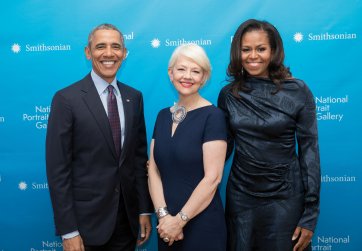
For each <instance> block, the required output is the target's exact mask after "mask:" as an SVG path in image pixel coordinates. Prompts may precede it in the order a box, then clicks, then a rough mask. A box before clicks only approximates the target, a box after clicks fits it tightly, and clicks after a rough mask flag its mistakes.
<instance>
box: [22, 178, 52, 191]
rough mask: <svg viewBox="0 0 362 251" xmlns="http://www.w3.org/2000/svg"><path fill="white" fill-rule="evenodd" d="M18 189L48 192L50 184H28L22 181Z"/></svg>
mask: <svg viewBox="0 0 362 251" xmlns="http://www.w3.org/2000/svg"><path fill="white" fill-rule="evenodd" d="M18 189H19V190H20V191H26V190H48V189H49V187H48V183H47V182H42V183H38V182H31V183H29V184H28V183H27V182H26V181H23V180H22V181H20V182H19V184H18Z"/></svg>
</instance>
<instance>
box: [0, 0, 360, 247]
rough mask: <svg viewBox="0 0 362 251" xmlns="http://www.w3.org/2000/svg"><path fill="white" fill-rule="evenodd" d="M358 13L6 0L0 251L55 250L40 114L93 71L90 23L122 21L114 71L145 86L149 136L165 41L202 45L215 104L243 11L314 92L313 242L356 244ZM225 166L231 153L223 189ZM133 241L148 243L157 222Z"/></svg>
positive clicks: (0, 54) (310, 6) (0, 37)
mask: <svg viewBox="0 0 362 251" xmlns="http://www.w3.org/2000/svg"><path fill="white" fill-rule="evenodd" d="M361 14H362V2H361V1H360V0H320V1H315V0H296V1H288V0H264V1H261V0H248V1H246V0H244V1H242V0H240V1H236V0H234V1H231V0H222V1H216V0H215V1H207V0H197V1H196V0H183V1H171V0H169V1H161V0H158V1H151V0H149V1H147V0H143V1H142V0H128V1H121V0H113V1H107V0H104V1H91V0H88V1H81V0H79V1H74V0H73V1H69V0H63V1H45V0H12V1H3V2H2V3H1V10H0V20H1V29H0V81H1V85H0V251H55V250H57V251H58V250H62V246H61V241H60V239H59V238H58V237H56V236H55V235H54V225H53V216H52V209H51V205H50V199H49V191H48V186H47V180H46V175H45V161H44V160H45V158H44V141H45V134H46V128H47V119H48V114H49V111H50V102H51V98H52V96H53V94H54V93H55V91H56V90H58V89H60V88H63V87H65V86H67V85H69V84H70V83H73V82H74V81H76V80H78V79H80V78H82V77H83V76H84V75H86V74H87V73H88V72H89V71H90V69H91V66H90V63H89V62H88V61H87V60H86V58H85V56H84V46H85V45H86V42H87V36H88V33H89V31H90V30H91V29H92V28H93V27H94V26H96V25H98V24H100V23H104V22H110V23H113V24H115V25H116V26H118V27H119V28H120V29H121V30H122V31H123V32H124V37H125V41H126V46H127V48H128V50H129V54H128V57H127V59H126V61H125V63H124V65H123V66H122V69H121V70H120V72H119V74H118V79H119V80H121V81H123V82H126V83H128V84H129V85H131V86H134V87H135V88H137V89H139V90H141V91H142V92H143V94H144V99H145V116H146V123H147V133H148V139H149V140H150V137H151V134H152V130H153V125H154V122H155V118H156V115H157V113H158V111H159V110H160V109H161V108H163V107H166V106H170V105H172V104H173V102H174V101H176V99H177V95H176V93H175V91H174V90H173V87H172V85H171V84H170V82H169V79H168V76H167V64H168V59H169V57H170V55H171V53H172V51H173V50H174V48H175V47H176V46H177V45H179V44H181V43H185V42H194V43H198V44H200V45H201V46H203V47H204V48H205V50H206V52H207V53H208V55H209V57H210V59H211V63H212V66H213V73H212V78H211V81H210V82H209V83H208V85H207V86H206V87H205V88H204V89H202V95H203V96H204V97H206V98H207V99H209V100H210V101H212V102H213V103H216V100H217V96H218V93H219V90H220V89H221V88H222V87H223V86H224V85H225V84H227V82H226V81H225V78H226V74H225V72H226V68H227V65H228V61H229V50H230V43H231V39H232V36H233V34H234V32H235V30H236V28H237V27H238V26H239V24H240V23H241V22H243V21H244V20H246V19H248V18H257V19H264V20H267V21H269V22H271V23H273V24H274V25H275V26H276V27H277V28H278V29H279V31H280V33H281V35H282V37H283V40H284V44H285V51H286V64H287V65H288V66H290V67H291V70H292V73H293V75H294V76H295V77H297V78H301V79H303V80H304V81H305V82H306V83H307V84H308V85H309V86H310V88H311V89H312V91H313V93H314V95H315V100H316V103H317V109H318V111H317V119H318V123H319V124H318V126H319V136H320V150H321V166H322V177H321V179H322V191H321V214H320V218H319V222H318V226H317V229H316V233H315V235H314V238H313V250H342V251H352V250H355V251H357V250H362V238H361V234H362V232H361V226H362V215H361V214H362V196H361V192H362V183H361V177H362V175H361V172H362V171H361V170H362V152H361V149H360V144H361V140H362V133H361V129H362V119H361V108H362V98H361V96H362V81H361V76H360V74H361V73H362V70H361V65H362V64H361V60H362V59H361V58H362V43H361V38H360V36H361V35H362V17H361ZM229 170H230V162H228V163H227V165H226V168H225V173H224V178H223V182H222V184H221V189H220V191H221V193H222V197H223V198H225V195H224V193H225V184H226V180H227V176H228V173H229ZM95 189H97V188H95ZM153 223H154V226H155V219H153ZM138 250H142V251H155V250H157V245H156V231H155V228H154V229H153V233H152V236H151V240H150V241H149V242H148V243H147V244H146V245H144V246H143V247H140V248H138Z"/></svg>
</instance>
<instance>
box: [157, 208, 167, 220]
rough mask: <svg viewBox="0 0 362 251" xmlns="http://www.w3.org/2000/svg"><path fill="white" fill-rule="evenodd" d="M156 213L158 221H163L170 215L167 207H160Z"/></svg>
mask: <svg viewBox="0 0 362 251" xmlns="http://www.w3.org/2000/svg"><path fill="white" fill-rule="evenodd" d="M155 213H156V216H157V218H158V219H161V218H163V217H165V216H166V215H168V214H169V213H168V210H167V207H159V208H157V209H156V210H155Z"/></svg>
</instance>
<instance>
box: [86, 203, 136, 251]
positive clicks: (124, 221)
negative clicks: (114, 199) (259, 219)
mask: <svg viewBox="0 0 362 251" xmlns="http://www.w3.org/2000/svg"><path fill="white" fill-rule="evenodd" d="M136 241H137V240H136V238H135V237H134V235H133V234H132V230H131V227H130V224H129V221H128V217H127V213H126V209H125V207H124V202H123V198H122V197H121V198H120V205H119V208H118V214H117V222H116V226H115V228H114V231H113V234H112V236H111V238H110V239H109V240H108V241H107V242H106V243H105V244H104V245H102V246H85V250H86V251H134V250H135V248H136Z"/></svg>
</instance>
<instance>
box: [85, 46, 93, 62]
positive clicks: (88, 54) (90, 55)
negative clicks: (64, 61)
mask: <svg viewBox="0 0 362 251" xmlns="http://www.w3.org/2000/svg"><path fill="white" fill-rule="evenodd" d="M84 53H85V56H86V57H87V59H89V60H90V59H92V54H91V51H90V49H89V46H86V47H85V48H84Z"/></svg>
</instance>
